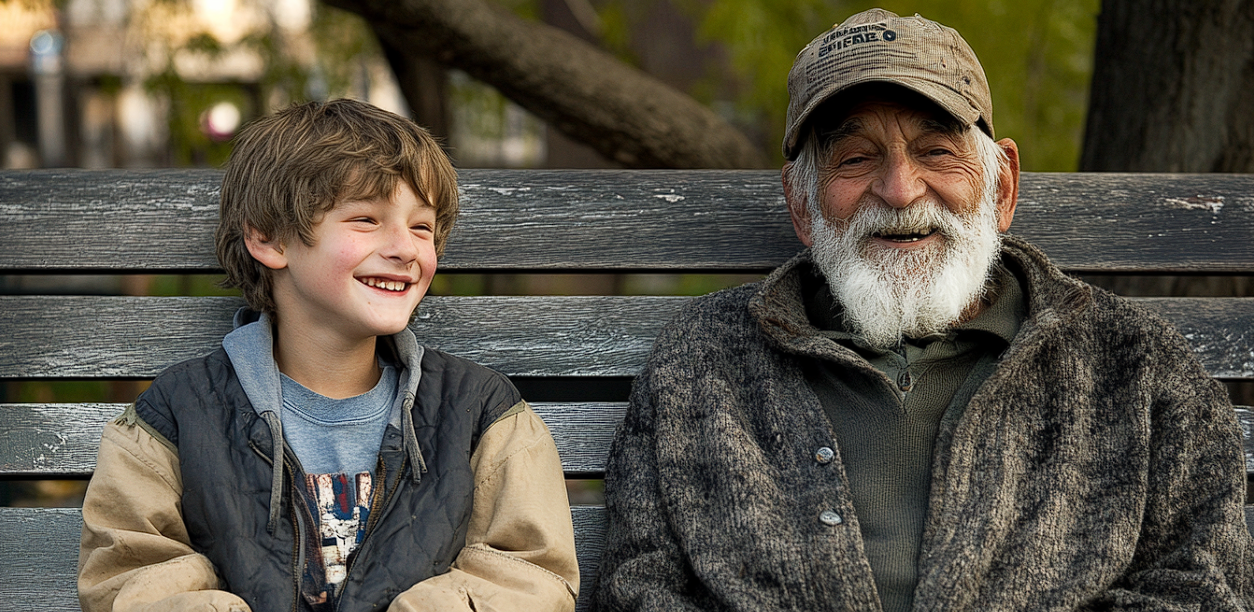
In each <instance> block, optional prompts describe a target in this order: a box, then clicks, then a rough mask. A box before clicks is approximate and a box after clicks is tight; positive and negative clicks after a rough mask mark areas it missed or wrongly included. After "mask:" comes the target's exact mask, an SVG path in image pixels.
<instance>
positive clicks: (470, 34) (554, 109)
mask: <svg viewBox="0 0 1254 612" xmlns="http://www.w3.org/2000/svg"><path fill="white" fill-rule="evenodd" d="M325 1H326V3H327V4H330V5H332V6H335V7H338V8H342V9H345V10H348V11H351V12H354V13H357V14H359V15H362V16H363V17H365V18H366V19H367V21H369V22H370V24H371V26H372V27H373V28H374V30H375V33H376V34H377V35H378V36H379V38H380V39H381V40H382V41H384V42H385V44H387V45H388V46H390V47H391V48H392V49H391V50H392V51H394V52H401V53H406V54H413V55H417V56H429V57H432V58H434V59H435V60H436V61H438V62H440V63H441V64H443V65H445V66H449V67H452V68H457V69H459V70H462V71H464V72H466V73H467V74H469V75H471V76H473V77H475V78H477V79H479V80H481V81H483V82H485V83H488V84H489V85H492V86H493V87H495V88H496V89H497V90H498V91H500V92H501V93H502V94H504V95H505V96H506V97H508V98H510V99H511V100H513V101H514V102H515V103H517V104H518V105H520V106H522V107H523V108H525V109H527V110H528V111H530V112H531V113H532V114H534V115H536V116H538V117H540V118H541V119H543V120H545V121H546V122H548V124H549V125H550V126H552V127H554V128H556V129H558V130H559V131H561V132H562V133H564V134H566V135H567V136H570V137H571V138H573V139H575V140H578V141H580V142H583V143H586V144H588V145H590V146H592V147H593V148H595V149H596V150H597V151H599V152H600V153H601V154H602V155H605V156H606V157H607V158H609V159H613V160H615V161H617V162H619V163H621V164H623V165H624V166H627V167H631V168H762V167H766V165H767V162H766V157H765V156H764V155H763V153H762V152H761V151H759V150H757V149H756V148H755V147H754V146H753V145H752V144H751V143H750V142H749V140H748V139H747V138H745V136H744V135H743V134H741V133H740V131H739V130H737V129H736V128H735V127H733V126H731V125H730V124H729V123H727V122H726V121H724V120H723V119H721V118H720V117H719V116H718V115H716V114H715V113H714V112H713V111H711V110H710V109H708V108H706V107H705V106H703V105H701V104H700V103H698V102H697V101H696V100H694V99H692V98H691V97H689V96H687V95H685V94H683V93H681V92H679V91H676V90H675V89H673V88H671V87H670V86H668V85H666V84H664V83H662V82H661V81H658V80H657V79H654V78H653V77H650V76H648V75H646V74H645V73H643V72H641V71H639V70H637V69H635V68H632V67H630V66H628V65H626V64H624V63H623V62H621V61H619V60H618V59H616V58H614V57H613V56H611V55H610V54H608V53H606V52H605V51H602V50H601V49H599V48H597V47H595V46H592V45H590V44H588V43H586V42H584V41H582V40H579V39H578V38H576V37H574V36H571V35H570V34H567V33H566V32H563V31H561V30H559V29H557V28H553V27H550V26H546V25H544V24H540V23H535V22H531V21H527V20H525V19H521V18H519V17H517V16H515V15H513V14H512V13H509V12H508V11H506V10H505V9H503V8H501V7H498V6H496V5H494V4H492V3H491V2H488V1H485V0H325Z"/></svg>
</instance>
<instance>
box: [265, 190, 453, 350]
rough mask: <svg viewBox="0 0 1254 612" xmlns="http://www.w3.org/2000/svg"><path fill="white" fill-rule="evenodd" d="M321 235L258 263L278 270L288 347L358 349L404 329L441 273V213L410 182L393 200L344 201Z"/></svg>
mask: <svg viewBox="0 0 1254 612" xmlns="http://www.w3.org/2000/svg"><path fill="white" fill-rule="evenodd" d="M313 233H314V244H313V246H309V245H306V244H304V243H303V242H301V241H300V240H299V239H293V240H290V241H288V242H289V243H288V244H283V245H282V246H281V247H280V249H273V248H271V249H269V253H270V258H269V259H270V260H269V261H266V260H261V258H258V259H259V260H261V261H262V263H264V264H265V265H267V266H269V267H270V268H272V269H273V270H274V273H273V279H274V299H275V305H276V307H277V308H276V311H277V319H278V325H279V337H280V338H281V339H282V342H284V343H292V342H298V343H301V344H304V343H305V342H306V341H310V342H313V343H315V344H316V345H318V346H320V347H321V348H322V349H323V350H330V351H353V350H355V349H357V348H359V347H360V345H361V343H363V342H368V343H370V346H371V348H373V342H374V338H375V337H376V336H381V335H390V334H394V333H397V332H399V331H401V330H402V329H404V328H405V327H406V326H407V325H408V324H409V320H410V316H411V315H412V313H413V311H414V309H415V308H417V307H418V302H419V301H421V300H422V297H423V296H424V295H425V294H426V292H427V288H428V287H429V286H430V285H431V279H432V277H433V276H434V275H435V268H436V255H435V209H434V208H432V207H431V206H428V205H427V204H426V203H425V202H423V201H422V200H421V199H419V198H418V197H417V195H416V194H415V193H414V191H413V189H411V188H410V186H409V185H407V184H406V183H405V182H404V181H402V182H400V183H399V184H398V186H397V189H396V192H395V193H394V194H393V195H392V197H391V198H375V199H372V200H350V201H345V202H341V203H339V204H337V205H336V206H335V208H333V209H331V211H329V212H327V213H326V214H325V215H324V216H323V218H322V219H321V220H320V221H319V222H318V224H317V225H315V226H314V231H313ZM262 250H263V251H264V250H267V249H262ZM254 256H256V255H254ZM297 338H299V340H298V339H297ZM310 348H312V347H310Z"/></svg>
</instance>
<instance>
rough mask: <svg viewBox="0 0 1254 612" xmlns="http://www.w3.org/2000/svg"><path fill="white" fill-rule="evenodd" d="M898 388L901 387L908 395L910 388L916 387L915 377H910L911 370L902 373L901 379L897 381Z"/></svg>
mask: <svg viewBox="0 0 1254 612" xmlns="http://www.w3.org/2000/svg"><path fill="white" fill-rule="evenodd" d="M897 386H898V387H900V388H901V390H902V391H905V392H907V393H909V392H910V388H911V387H913V386H914V377H913V376H910V370H906V371H904V372H902V373H901V377H899V378H898V379H897Z"/></svg>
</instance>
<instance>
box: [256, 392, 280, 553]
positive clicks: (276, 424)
mask: <svg viewBox="0 0 1254 612" xmlns="http://www.w3.org/2000/svg"><path fill="white" fill-rule="evenodd" d="M261 418H263V419H265V421H266V425H269V426H270V436H271V438H273V440H274V442H273V447H274V452H273V453H272V454H273V455H274V457H273V460H272V461H271V464H272V465H273V468H274V475H273V476H271V478H270V520H269V521H267V522H266V532H267V533H269V534H270V535H274V531H275V529H278V526H279V509H280V508H281V507H282V505H283V424H282V423H281V422H280V421H279V415H278V413H276V412H272V411H269V410H267V411H265V412H263V413H261Z"/></svg>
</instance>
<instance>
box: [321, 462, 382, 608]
mask: <svg viewBox="0 0 1254 612" xmlns="http://www.w3.org/2000/svg"><path fill="white" fill-rule="evenodd" d="M305 488H306V490H307V492H308V494H309V496H308V499H309V502H310V510H311V511H312V513H313V514H314V520H315V521H316V522H317V528H316V536H315V537H314V538H310V539H315V538H316V540H317V541H316V542H314V544H316V546H315V547H314V550H320V551H321V554H320V555H310V558H308V559H307V560H306V565H305V581H304V584H305V589H304V590H305V599H306V600H307V601H308V602H309V603H310V605H311V606H313V607H314V609H315V610H319V609H322V608H323V606H326V608H325V609H330V604H331V603H332V602H333V601H334V598H335V595H336V592H337V590H338V588H339V586H340V584H341V583H343V582H344V578H345V577H346V576H347V572H348V559H349V555H351V554H352V553H353V551H355V550H357V546H358V545H359V544H361V539H362V538H363V537H364V536H365V534H366V523H367V522H368V521H369V520H370V493H371V490H372V483H371V481H370V474H369V473H368V472H362V473H360V474H357V475H356V476H355V477H352V478H351V480H350V477H349V476H348V475H347V474H307V475H306V476H305ZM311 535H312V534H311ZM310 587H312V588H313V589H314V590H315V591H317V592H312V593H311V592H310Z"/></svg>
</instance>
